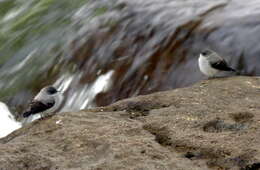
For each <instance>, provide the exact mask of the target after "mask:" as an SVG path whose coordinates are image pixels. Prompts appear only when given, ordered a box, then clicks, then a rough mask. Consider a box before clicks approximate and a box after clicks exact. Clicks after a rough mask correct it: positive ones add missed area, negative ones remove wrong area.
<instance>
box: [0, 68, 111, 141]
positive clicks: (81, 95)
mask: <svg viewBox="0 0 260 170" xmlns="http://www.w3.org/2000/svg"><path fill="white" fill-rule="evenodd" d="M113 73H114V71H109V72H107V73H105V74H101V75H99V77H98V78H97V80H96V81H95V82H94V83H93V84H91V85H87V84H86V85H84V86H82V87H81V88H79V89H78V90H76V91H74V92H73V93H72V94H71V96H70V97H69V98H68V99H67V101H66V102H65V106H64V107H63V108H62V109H61V112H63V111H79V110H82V109H85V108H87V107H94V106H95V104H94V103H93V100H94V98H95V97H96V95H97V94H98V93H100V92H105V91H107V90H108V89H109V88H110V85H111V77H112V75H113ZM80 77H81V74H78V75H77V76H75V75H71V76H69V75H66V76H63V77H61V78H60V79H59V80H58V81H57V82H56V83H55V84H54V85H55V86H56V87H58V89H59V90H61V91H66V90H67V89H68V88H69V87H70V85H73V81H75V80H76V81H77V80H78V79H79V78H80ZM39 118H40V114H36V115H33V116H30V117H29V118H28V119H26V121H25V122H24V123H30V122H32V121H34V120H37V119H39ZM58 123H60V122H57V124H58ZM21 127H22V123H20V122H17V121H16V120H15V119H14V116H13V115H12V113H11V112H10V110H9V109H8V107H7V105H6V104H5V103H3V102H0V138H2V137H5V136H7V135H8V134H10V133H11V132H13V131H14V130H16V129H19V128H21Z"/></svg>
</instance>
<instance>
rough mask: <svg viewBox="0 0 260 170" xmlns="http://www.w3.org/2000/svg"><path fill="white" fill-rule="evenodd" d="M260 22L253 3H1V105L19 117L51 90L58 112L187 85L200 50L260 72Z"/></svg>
mask: <svg viewBox="0 0 260 170" xmlns="http://www.w3.org/2000/svg"><path fill="white" fill-rule="evenodd" d="M259 17H260V1H259V0H251V1H248V2H245V1H243V0H186V1H183V0H109V1H107V0H0V89H1V90H0V101H2V102H4V103H6V104H7V105H8V106H9V109H10V110H11V111H12V113H13V114H14V115H15V116H16V117H17V116H18V115H19V113H20V112H22V111H23V110H24V108H25V106H26V105H27V104H28V102H29V100H30V99H31V98H32V96H34V95H35V94H36V93H37V92H38V91H39V90H40V89H41V88H42V87H43V86H45V85H49V84H54V85H55V86H56V87H58V88H59V89H61V90H63V91H65V94H64V96H65V98H64V102H63V104H62V106H61V108H60V111H77V110H80V109H85V108H89V107H95V106H104V105H108V104H110V103H113V102H115V101H117V100H119V99H123V98H127V97H130V96H136V95H140V94H149V93H152V92H155V91H161V90H168V89H173V88H179V87H185V86H188V85H191V84H193V83H195V82H197V81H199V80H202V79H205V77H203V75H202V74H201V73H200V72H199V70H198V66H197V57H198V54H199V52H200V51H201V50H203V49H205V48H211V49H213V50H215V51H217V52H218V53H219V54H221V55H223V56H224V57H225V58H226V60H227V61H228V62H229V63H231V65H232V67H234V68H236V69H238V70H240V71H241V72H242V73H243V75H248V76H254V75H258V76H259V75H260V57H259V55H260V43H259V40H260V20H259ZM1 114H2V112H1Z"/></svg>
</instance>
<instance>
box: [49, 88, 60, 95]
mask: <svg viewBox="0 0 260 170" xmlns="http://www.w3.org/2000/svg"><path fill="white" fill-rule="evenodd" d="M47 92H48V94H55V93H57V92H58V91H57V90H56V89H55V88H54V87H49V88H48V89H47Z"/></svg>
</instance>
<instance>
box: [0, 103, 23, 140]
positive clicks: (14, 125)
mask: <svg viewBox="0 0 260 170" xmlns="http://www.w3.org/2000/svg"><path fill="white" fill-rule="evenodd" d="M21 126H22V125H21V123H20V122H17V121H16V120H15V119H14V117H13V115H12V113H11V112H10V110H9V109H8V107H7V106H6V104H5V103H3V102H0V138H2V137H5V136H6V135H8V134H9V133H11V132H13V131H14V130H16V129H18V128H20V127H21Z"/></svg>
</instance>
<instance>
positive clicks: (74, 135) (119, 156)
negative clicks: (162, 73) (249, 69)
mask: <svg viewBox="0 0 260 170" xmlns="http://www.w3.org/2000/svg"><path fill="white" fill-rule="evenodd" d="M259 141H260V78H256V77H232V78H219V79H213V80H206V81H202V82H200V83H197V84H195V85H194V86H192V87H188V88H183V89H176V90H173V91H165V92H159V93H154V94H151V95H146V96H139V97H136V98H130V99H126V100H123V101H119V102H117V103H115V104H113V105H110V106H107V107H103V108H95V109H92V110H84V111H79V112H75V113H62V114H59V115H56V116H53V117H50V118H47V119H45V120H40V121H36V122H34V123H32V124H30V125H27V126H25V127H23V128H22V129H20V130H18V131H15V132H14V133H12V134H10V135H9V136H7V137H5V138H3V139H1V140H0V169H1V170H21V169H29V170H39V169H41V170H42V169H62V170H64V169H99V170H101V169H104V170H110V169H111V170H112V169H113V170H114V169H135V170H139V169H140V170H141V169H142V170H166V169H167V170H172V169H180V170H186V169H187V170H188V169H198V170H201V169H257V167H258V168H259V167H260V143H259Z"/></svg>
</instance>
